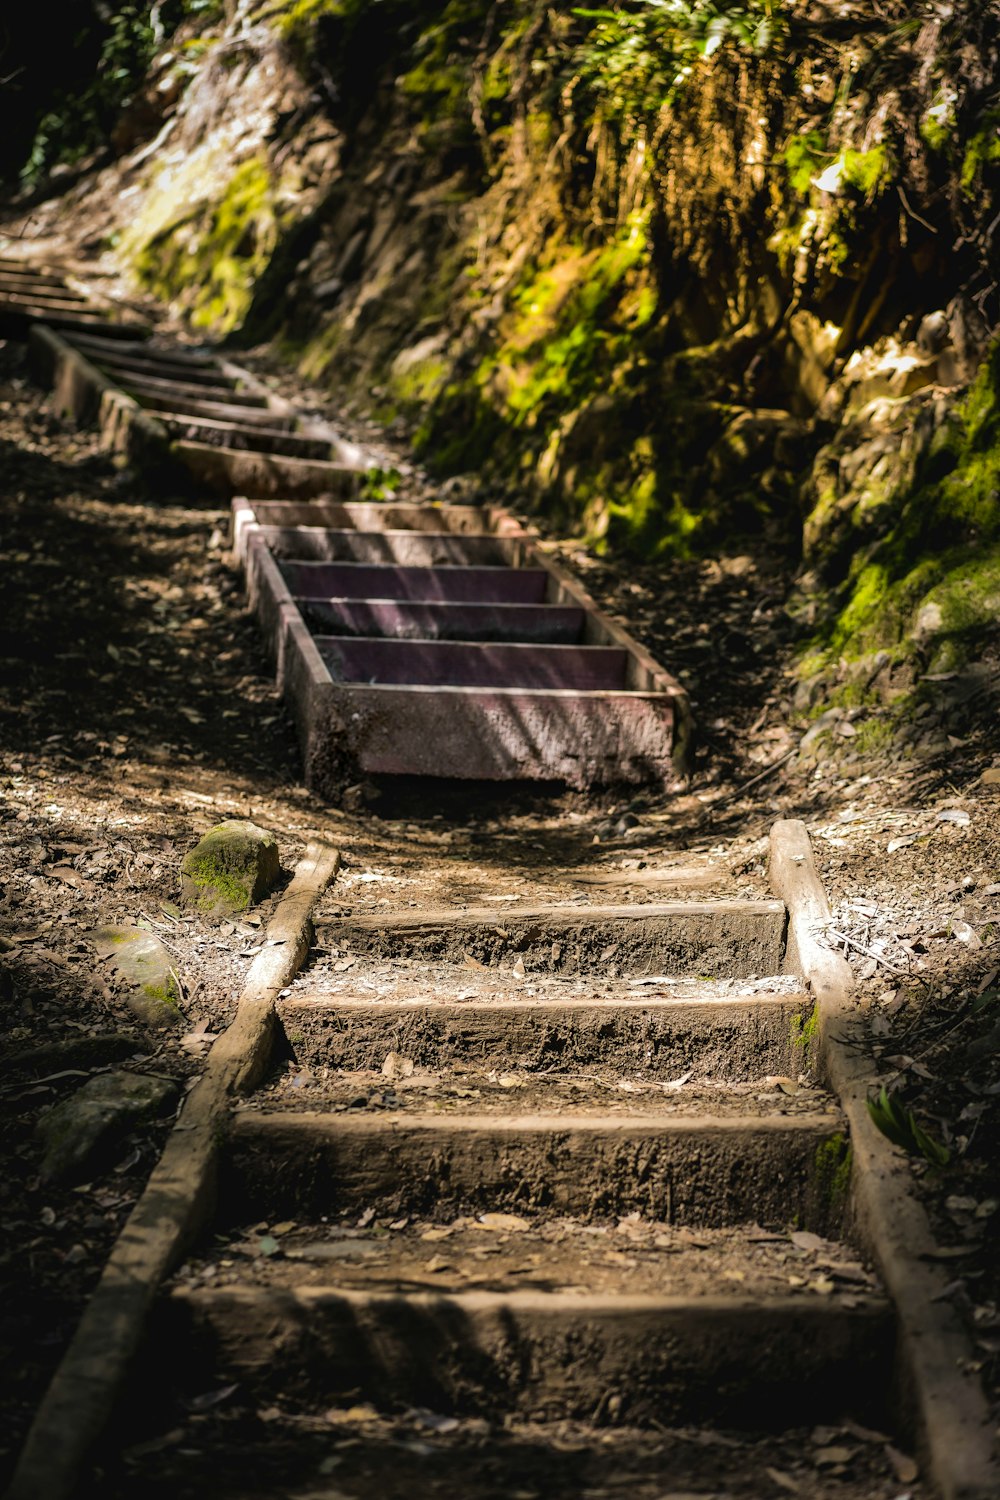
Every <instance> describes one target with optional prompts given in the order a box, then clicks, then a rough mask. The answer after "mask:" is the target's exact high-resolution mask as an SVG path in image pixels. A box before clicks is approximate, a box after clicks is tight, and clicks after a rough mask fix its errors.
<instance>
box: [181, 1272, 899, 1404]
mask: <svg viewBox="0 0 1000 1500" xmlns="http://www.w3.org/2000/svg"><path fill="white" fill-rule="evenodd" d="M377 1279H378V1278H377V1277H376V1276H375V1275H374V1273H373V1276H372V1280H373V1281H375V1282H376V1283H377ZM846 1300H847V1301H848V1302H849V1303H850V1305H849V1306H845V1305H844V1303H845V1299H844V1298H843V1297H839V1296H832V1297H827V1298H819V1297H816V1298H815V1299H814V1300H812V1301H808V1300H806V1299H804V1298H801V1297H796V1296H776V1297H774V1298H757V1297H749V1296H740V1295H738V1294H737V1295H733V1294H730V1295H726V1294H724V1293H719V1292H716V1293H715V1294H710V1293H709V1294H706V1295H703V1296H700V1297H698V1296H694V1297H683V1296H682V1297H670V1296H663V1295H655V1294H650V1295H645V1296H643V1295H638V1294H626V1293H619V1294H615V1293H610V1294H604V1295H602V1294H599V1293H598V1294H587V1293H582V1292H575V1291H574V1292H566V1293H560V1292H538V1291H517V1292H503V1293H498V1292H490V1291H456V1292H451V1293H442V1292H413V1293H407V1294H405V1295H402V1294H400V1293H398V1292H396V1291H395V1290H384V1291H383V1290H378V1289H376V1288H375V1287H370V1288H368V1289H365V1290H355V1289H350V1288H342V1287H339V1286H337V1285H336V1284H334V1285H333V1286H329V1287H326V1288H324V1287H308V1286H306V1287H303V1286H296V1285H295V1284H294V1283H293V1284H292V1285H290V1286H287V1287H277V1286H273V1287H247V1286H232V1287H223V1288H215V1287H212V1288H199V1289H197V1290H187V1289H184V1288H182V1289H178V1290H177V1291H176V1292H175V1293H174V1294H173V1296H172V1297H171V1299H170V1306H169V1312H168V1313H166V1314H165V1315H164V1319H163V1325H164V1327H165V1328H166V1327H167V1326H168V1327H169V1330H170V1334H171V1337H170V1339H169V1340H167V1339H166V1338H165V1339H164V1343H165V1346H166V1347H165V1349H164V1351H163V1356H162V1357H165V1358H166V1359H167V1360H168V1361H171V1362H173V1363H179V1362H185V1363H191V1362H194V1363H197V1362H201V1361H205V1360H207V1359H208V1358H213V1359H214V1360H215V1361H216V1362H217V1363H218V1365H219V1367H220V1368H221V1371H222V1373H223V1375H224V1378H225V1379H226V1380H227V1381H228V1380H238V1381H240V1382H241V1384H242V1383H245V1384H246V1385H247V1386H248V1387H249V1389H250V1391H251V1392H254V1391H256V1392H258V1393H260V1394H262V1395H263V1394H266V1393H267V1392H268V1391H273V1390H274V1388H275V1384H277V1385H278V1387H279V1388H280V1389H281V1390H282V1392H283V1393H286V1394H287V1393H291V1394H293V1395H296V1396H300V1397H301V1396H306V1397H311V1398H314V1399H315V1398H319V1399H322V1400H325V1401H332V1402H336V1401H343V1400H344V1399H345V1398H346V1399H357V1398H358V1397H359V1396H360V1397H361V1398H362V1399H365V1400H369V1401H373V1402H375V1403H376V1404H377V1405H382V1406H390V1405H399V1404H403V1405H413V1404H415V1403H417V1402H419V1403H421V1404H424V1405H426V1404H428V1403H429V1404H430V1405H431V1406H433V1407H434V1408H435V1409H437V1410H444V1411H447V1412H453V1411H461V1412H464V1413H468V1414H477V1413H484V1414H490V1415H493V1414H495V1413H497V1412H498V1411H504V1412H520V1413H522V1414H526V1415H531V1416H533V1417H534V1418H536V1419H542V1420H545V1419H553V1418H558V1417H562V1418H578V1419H579V1418H583V1419H591V1420H593V1419H594V1418H595V1417H597V1418H599V1416H600V1414H601V1411H602V1408H603V1407H604V1405H605V1403H606V1402H607V1398H608V1392H609V1391H616V1392H618V1393H619V1403H618V1406H617V1415H618V1417H619V1419H624V1420H627V1421H630V1422H634V1423H640V1424H644V1423H648V1422H676V1421H690V1420H705V1419H713V1420H722V1421H726V1422H733V1423H741V1424H742V1423H754V1422H759V1421H760V1420H761V1419H766V1417H767V1416H768V1415H769V1413H770V1412H772V1411H773V1410H774V1408H775V1407H776V1406H778V1407H780V1409H781V1410H782V1411H783V1413H784V1415H785V1420H786V1421H792V1422H794V1421H796V1420H802V1419H803V1418H805V1417H806V1416H807V1415H808V1413H809V1412H810V1411H811V1410H812V1411H814V1410H815V1408H816V1405H817V1404H818V1403H820V1402H823V1401H828V1400H829V1399H830V1398H831V1397H833V1396H834V1395H836V1394H837V1393H838V1392H840V1391H843V1390H844V1389H845V1388H849V1389H850V1390H851V1393H852V1400H857V1401H859V1402H864V1408H862V1409H870V1405H871V1399H872V1397H873V1396H874V1395H875V1393H876V1392H877V1391H878V1390H879V1389H881V1388H883V1387H884V1385H885V1383H886V1381H887V1377H888V1370H889V1364H890V1359H889V1356H890V1352H891V1348H892V1319H891V1316H890V1313H889V1310H888V1307H887V1305H886V1304H885V1302H884V1301H883V1299H881V1298H878V1297H869V1296H867V1295H864V1294H858V1293H855V1294H854V1295H852V1296H851V1297H850V1298H848V1299H846Z"/></svg>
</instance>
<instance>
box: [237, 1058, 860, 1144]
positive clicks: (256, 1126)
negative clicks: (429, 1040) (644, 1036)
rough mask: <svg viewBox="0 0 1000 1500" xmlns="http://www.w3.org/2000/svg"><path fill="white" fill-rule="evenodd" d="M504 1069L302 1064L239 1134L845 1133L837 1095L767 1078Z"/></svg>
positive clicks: (246, 1116)
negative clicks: (709, 1080)
mask: <svg viewBox="0 0 1000 1500" xmlns="http://www.w3.org/2000/svg"><path fill="white" fill-rule="evenodd" d="M388 1055H389V1051H388V1049H387V1056H388ZM492 1071H493V1072H494V1077H492V1078H491V1077H490V1076H489V1075H487V1074H485V1073H482V1072H476V1071H474V1070H473V1069H469V1070H468V1071H467V1072H465V1073H464V1074H463V1075H461V1076H460V1075H459V1074H458V1070H457V1069H455V1068H452V1069H450V1070H449V1076H448V1077H446V1078H442V1077H441V1076H440V1075H439V1074H438V1073H437V1072H430V1071H428V1072H426V1073H417V1072H416V1071H414V1072H413V1073H412V1074H411V1075H410V1076H409V1077H408V1078H395V1079H390V1078H388V1077H386V1076H384V1075H382V1074H380V1073H375V1072H356V1073H349V1072H346V1071H338V1072H337V1073H332V1074H331V1076H330V1077H328V1078H323V1077H321V1076H320V1070H319V1069H315V1070H314V1069H305V1070H303V1069H299V1068H297V1067H294V1066H293V1068H292V1069H291V1070H290V1071H289V1072H288V1073H286V1074H283V1075H282V1076H281V1077H280V1078H279V1079H278V1081H277V1082H275V1083H272V1084H271V1085H269V1086H268V1087H266V1088H263V1089H261V1090H259V1091H258V1093H257V1094H255V1095H254V1098H253V1102H252V1103H251V1104H248V1105H245V1106H244V1107H243V1108H242V1109H240V1110H238V1111H237V1113H236V1115H235V1116H234V1120H233V1130H234V1132H235V1133H236V1134H237V1135H239V1134H241V1133H242V1134H244V1135H248V1136H249V1135H264V1136H266V1135H268V1134H271V1135H274V1136H276V1137H277V1136H281V1135H287V1136H289V1137H292V1136H297V1137H300V1138H302V1139H305V1138H306V1137H310V1138H312V1139H315V1140H316V1141H324V1140H331V1141H336V1140H337V1139H340V1138H342V1137H343V1136H345V1135H346V1134H351V1135H366V1134H368V1135H385V1134H389V1135H392V1134H394V1133H397V1132H399V1131H406V1132H408V1133H410V1134H413V1133H416V1134H426V1135H428V1136H430V1135H439V1136H441V1137H442V1138H443V1139H446V1140H452V1141H456V1142H457V1140H458V1137H460V1136H463V1135H464V1136H475V1135H484V1136H486V1135H488V1136H491V1137H501V1136H509V1137H511V1138H514V1137H522V1138H527V1137H534V1138H538V1137H542V1136H546V1135H553V1136H554V1135H564V1136H569V1135H574V1134H575V1135H580V1136H584V1137H590V1138H595V1137H599V1136H608V1137H609V1138H610V1137H616V1136H636V1137H639V1136H644V1135H653V1136H655V1137H657V1138H664V1137H665V1136H666V1135H667V1134H668V1133H669V1134H671V1135H674V1136H683V1137H685V1138H691V1137H707V1136H734V1137H735V1136H739V1135H741V1134H742V1135H746V1134H751V1135H760V1134H763V1135H767V1136H774V1137H779V1136H790V1135H802V1136H805V1135H810V1134H812V1135H824V1136H825V1135H830V1134H832V1133H835V1132H836V1131H838V1130H841V1129H842V1125H843V1117H842V1115H841V1112H840V1109H839V1106H838V1105H837V1104H836V1103H835V1101H834V1100H833V1098H832V1096H831V1095H828V1094H825V1093H824V1092H823V1091H822V1090H820V1089H811V1088H802V1089H801V1090H799V1092H797V1093H793V1094H786V1093H785V1092H784V1091H783V1090H782V1089H781V1088H779V1087H777V1086H773V1087H772V1086H765V1084H764V1080H761V1081H760V1082H759V1083H752V1084H733V1083H726V1084H719V1085H716V1086H710V1085H708V1084H706V1083H704V1082H693V1081H692V1082H690V1083H683V1084H680V1083H678V1084H676V1085H675V1086H672V1085H671V1082H670V1081H668V1082H666V1083H659V1082H656V1081H655V1080H654V1081H652V1082H650V1081H646V1080H635V1079H623V1078H621V1076H620V1075H619V1076H618V1077H617V1078H616V1077H612V1076H605V1077H603V1078H602V1077H599V1076H598V1075H597V1070H596V1069H594V1070H592V1072H593V1074H594V1076H593V1077H589V1076H588V1077H586V1078H584V1079H583V1080H582V1081H581V1080H577V1079H572V1078H571V1079H565V1078H560V1077H558V1076H551V1077H545V1078H544V1079H539V1078H537V1077H536V1076H535V1075H533V1074H530V1073H524V1072H519V1071H517V1070H516V1069H512V1070H511V1071H510V1072H507V1073H500V1072H497V1071H496V1070H492ZM622 1084H624V1085H626V1087H624V1088H623V1087H621V1086H620V1085H622ZM762 1096H763V1097H762Z"/></svg>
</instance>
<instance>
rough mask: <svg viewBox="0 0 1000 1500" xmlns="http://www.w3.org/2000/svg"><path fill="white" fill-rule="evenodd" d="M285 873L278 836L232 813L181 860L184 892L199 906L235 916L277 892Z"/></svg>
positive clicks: (200, 908) (210, 913)
mask: <svg viewBox="0 0 1000 1500" xmlns="http://www.w3.org/2000/svg"><path fill="white" fill-rule="evenodd" d="M280 874H281V857H280V854H279V852H278V844H277V840H276V839H275V837H274V835H273V834H271V833H268V832H267V831H266V830H265V829H263V828H258V827H257V825H256V823H250V822H248V821H246V820H245V819H241V818H231V819H229V820H228V821H227V822H225V823H219V824H217V825H216V827H215V828H210V829H209V831H208V833H206V834H205V837H204V838H203V839H201V840H200V841H199V843H198V844H197V845H196V846H195V848H194V849H192V850H191V851H190V853H189V854H186V855H185V857H184V861H183V863H182V865H181V895H182V896H183V898H184V899H185V900H186V901H188V902H190V903H191V904H192V905H193V906H196V907H197V908H198V910H199V911H201V912H204V913H205V914H207V915H211V916H215V917H227V916H235V915H237V914H238V913H239V912H243V911H246V910H247V908H248V907H250V906H253V905H254V904H255V903H256V902H258V901H261V900H263V898H264V897H265V896H266V895H268V893H269V892H270V891H272V890H273V889H274V887H275V885H276V883H277V880H278V877H279V875H280Z"/></svg>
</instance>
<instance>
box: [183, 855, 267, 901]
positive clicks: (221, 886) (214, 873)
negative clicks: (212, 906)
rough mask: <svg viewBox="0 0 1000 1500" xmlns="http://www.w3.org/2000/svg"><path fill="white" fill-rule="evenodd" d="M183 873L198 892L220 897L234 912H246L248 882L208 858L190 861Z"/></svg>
mask: <svg viewBox="0 0 1000 1500" xmlns="http://www.w3.org/2000/svg"><path fill="white" fill-rule="evenodd" d="M184 873H185V875H187V876H188V878H189V879H190V880H191V881H192V882H193V883H194V884H195V885H196V886H197V887H198V889H199V890H202V891H205V892H207V893H210V894H211V895H212V896H213V899H214V897H216V896H221V897H222V898H223V899H224V900H225V901H226V902H227V903H228V904H229V905H230V906H231V907H232V908H233V910H234V911H246V909H247V907H248V906H249V905H250V898H251V892H252V887H251V884H250V882H249V881H248V880H246V879H241V878H240V877H239V876H238V875H234V874H233V873H232V871H230V870H226V869H223V868H221V867H220V865H219V864H218V863H217V861H216V860H214V859H212V858H211V857H209V856H206V857H204V858H201V859H192V860H190V861H189V862H188V863H187V864H185V867H184Z"/></svg>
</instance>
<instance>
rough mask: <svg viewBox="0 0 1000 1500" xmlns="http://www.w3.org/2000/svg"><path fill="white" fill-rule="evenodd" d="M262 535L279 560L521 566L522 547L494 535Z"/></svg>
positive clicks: (282, 529) (280, 531)
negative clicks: (280, 558) (519, 563)
mask: <svg viewBox="0 0 1000 1500" xmlns="http://www.w3.org/2000/svg"><path fill="white" fill-rule="evenodd" d="M259 535H260V536H261V537H262V539H263V540H264V541H265V542H266V543H267V545H268V546H269V547H270V549H271V551H272V552H273V553H274V555H275V557H282V558H289V559H298V560H308V559H311V560H312V561H315V562H358V563H396V564H401V565H404V566H410V567H412V566H417V567H431V568H437V567H442V566H447V565H448V564H466V565H471V566H482V565H483V564H498V563H499V564H501V565H507V566H515V567H516V566H517V564H518V562H519V561H520V554H522V553H523V551H524V549H523V546H521V544H519V543H518V542H516V541H514V540H511V539H510V538H507V537H501V536H496V535H494V534H493V533H491V532H459V533H457V534H456V533H452V532H449V531H444V530H442V531H440V532H432V531H430V530H421V531H409V530H405V531H388V530H385V529H379V530H376V531H358V530H354V529H352V528H339V529H336V528H331V527H327V526H266V525H261V526H260V528H259Z"/></svg>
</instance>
